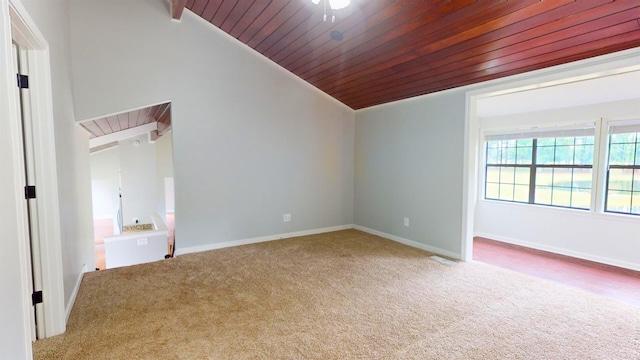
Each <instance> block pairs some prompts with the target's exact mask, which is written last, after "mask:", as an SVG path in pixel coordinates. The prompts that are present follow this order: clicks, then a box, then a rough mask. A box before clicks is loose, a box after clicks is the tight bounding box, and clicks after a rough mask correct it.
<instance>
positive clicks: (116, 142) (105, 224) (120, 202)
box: [80, 102, 175, 270]
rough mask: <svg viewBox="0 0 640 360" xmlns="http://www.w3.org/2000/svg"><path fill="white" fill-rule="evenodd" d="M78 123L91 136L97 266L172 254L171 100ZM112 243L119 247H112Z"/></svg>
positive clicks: (161, 257)
mask: <svg viewBox="0 0 640 360" xmlns="http://www.w3.org/2000/svg"><path fill="white" fill-rule="evenodd" d="M80 127H81V128H82V129H84V130H85V131H87V132H88V133H89V134H90V136H91V139H90V141H89V145H90V167H91V184H92V197H93V219H94V220H93V221H94V242H95V256H96V268H97V269H98V270H103V269H106V268H112V267H118V266H126V265H133V264H137V263H142V262H148V261H154V260H161V259H164V258H165V257H167V256H169V257H170V256H172V255H173V243H174V238H175V236H174V229H175V217H174V206H173V203H174V200H173V193H174V190H173V140H172V131H171V103H170V102H166V103H162V104H156V105H152V106H148V107H145V108H140V109H135V110H132V111H126V112H122V113H118V114H114V115H109V116H105V117H101V118H97V119H93V120H87V121H83V122H81V123H80ZM160 229H162V230H160ZM153 231H166V235H165V236H166V237H165V239H164V247H162V246H161V245H160V240H159V238H156V236H158V237H159V236H160V235H158V234H154V233H153ZM134 233H135V234H137V235H140V237H141V239H140V243H139V244H137V243H135V242H134V240H136V239H135V236H134V235H133V234H134ZM137 235H136V236H137ZM147 235H148V236H147ZM116 242H118V244H119V245H118V246H117V247H118V248H120V250H116V245H115V244H116ZM129 242H131V244H128V243H129ZM152 243H153V244H152ZM125 248H126V249H127V250H126V251H125V250H122V249H125Z"/></svg>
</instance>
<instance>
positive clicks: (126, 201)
mask: <svg viewBox="0 0 640 360" xmlns="http://www.w3.org/2000/svg"><path fill="white" fill-rule="evenodd" d="M136 141H137V142H139V144H137V145H136V144H135V142H136ZM118 148H119V150H120V176H121V181H122V218H123V224H124V225H130V224H135V221H134V218H136V219H138V220H139V222H140V224H150V223H151V215H152V214H155V212H156V204H157V199H158V198H159V197H161V195H162V194H160V193H159V192H158V191H157V186H156V185H157V184H156V146H155V144H154V143H150V142H149V141H148V135H147V134H145V135H141V136H138V137H135V138H130V139H126V140H122V141H120V145H118Z"/></svg>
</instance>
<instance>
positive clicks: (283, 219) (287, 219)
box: [282, 214, 291, 222]
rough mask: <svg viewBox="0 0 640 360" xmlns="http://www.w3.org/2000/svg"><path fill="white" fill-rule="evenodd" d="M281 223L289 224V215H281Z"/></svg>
mask: <svg viewBox="0 0 640 360" xmlns="http://www.w3.org/2000/svg"><path fill="white" fill-rule="evenodd" d="M282 221H283V222H290V221H291V214H284V215H282Z"/></svg>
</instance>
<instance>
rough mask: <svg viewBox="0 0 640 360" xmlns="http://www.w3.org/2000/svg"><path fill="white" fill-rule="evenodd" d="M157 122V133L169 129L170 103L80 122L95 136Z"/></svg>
mask: <svg viewBox="0 0 640 360" xmlns="http://www.w3.org/2000/svg"><path fill="white" fill-rule="evenodd" d="M153 121H157V122H158V134H159V135H163V134H164V133H166V132H167V131H168V130H170V129H171V103H164V104H160V105H154V106H150V107H147V108H143V109H138V110H133V111H129V112H124V113H121V114H117V115H112V116H108V117H103V118H100V119H96V120H89V121H85V122H82V123H80V126H82V127H83V128H84V129H85V130H86V131H87V132H88V133H89V135H90V138H91V139H93V138H96V137H100V136H104V135H108V134H111V133H114V132H118V131H122V130H127V129H130V128H134V127H136V126H142V125H145V124H149V123H151V122H153Z"/></svg>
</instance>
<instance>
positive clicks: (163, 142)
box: [156, 132, 175, 223]
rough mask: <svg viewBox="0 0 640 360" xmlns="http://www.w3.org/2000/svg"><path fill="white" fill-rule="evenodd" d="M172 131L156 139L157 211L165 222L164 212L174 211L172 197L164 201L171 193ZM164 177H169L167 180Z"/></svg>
mask: <svg viewBox="0 0 640 360" xmlns="http://www.w3.org/2000/svg"><path fill="white" fill-rule="evenodd" d="M172 136H173V133H172V132H167V133H166V134H164V135H163V136H161V137H160V138H159V139H157V140H156V171H157V180H156V187H157V190H158V196H157V205H156V206H157V211H156V212H157V213H158V215H159V216H160V217H161V218H162V220H163V221H164V222H165V223H166V222H167V219H166V213H167V212H174V210H175V205H174V203H175V202H174V201H173V200H174V199H175V198H174V197H172V198H171V199H170V200H171V201H169V202H168V203H167V202H166V194H173V193H174V191H173V190H174V189H173V139H172ZM165 179H170V181H167V180H165Z"/></svg>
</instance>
